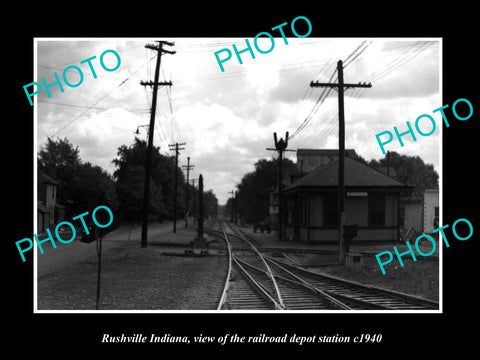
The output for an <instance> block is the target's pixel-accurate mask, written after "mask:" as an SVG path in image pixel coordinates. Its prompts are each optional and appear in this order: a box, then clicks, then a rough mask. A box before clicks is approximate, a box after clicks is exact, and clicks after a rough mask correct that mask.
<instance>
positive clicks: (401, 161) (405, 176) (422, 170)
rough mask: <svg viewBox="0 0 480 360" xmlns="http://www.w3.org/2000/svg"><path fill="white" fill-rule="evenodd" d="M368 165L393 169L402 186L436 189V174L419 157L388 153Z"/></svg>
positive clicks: (393, 152)
mask: <svg viewBox="0 0 480 360" xmlns="http://www.w3.org/2000/svg"><path fill="white" fill-rule="evenodd" d="M368 164H369V165H370V166H373V167H374V168H377V169H380V168H387V167H388V166H389V167H390V168H393V169H394V170H395V173H396V177H397V179H398V181H400V182H402V183H404V184H408V185H415V186H420V187H424V188H426V189H438V173H437V172H436V171H435V169H434V167H433V165H432V164H425V162H424V161H423V160H422V159H421V158H420V157H419V156H407V155H400V154H398V153H397V152H395V151H389V152H387V154H385V157H384V158H383V159H380V160H375V159H372V160H370V162H369V163H368Z"/></svg>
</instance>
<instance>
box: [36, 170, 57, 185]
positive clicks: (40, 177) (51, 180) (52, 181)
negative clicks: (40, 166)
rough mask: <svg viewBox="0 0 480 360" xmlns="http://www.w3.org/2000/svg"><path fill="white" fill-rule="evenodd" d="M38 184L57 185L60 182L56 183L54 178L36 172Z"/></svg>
mask: <svg viewBox="0 0 480 360" xmlns="http://www.w3.org/2000/svg"><path fill="white" fill-rule="evenodd" d="M38 182H39V183H46V184H53V185H59V184H60V181H57V180H55V179H54V178H52V177H50V176H48V175H47V174H45V173H44V172H43V171H39V172H38Z"/></svg>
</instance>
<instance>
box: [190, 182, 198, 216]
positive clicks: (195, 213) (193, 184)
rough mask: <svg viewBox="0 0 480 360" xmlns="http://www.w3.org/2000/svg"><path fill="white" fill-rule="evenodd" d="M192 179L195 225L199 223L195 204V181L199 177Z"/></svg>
mask: <svg viewBox="0 0 480 360" xmlns="http://www.w3.org/2000/svg"><path fill="white" fill-rule="evenodd" d="M190 180H191V181H192V186H193V188H192V192H193V193H192V203H193V204H192V212H193V224H194V225H195V224H196V223H197V208H196V204H195V181H197V180H198V179H190Z"/></svg>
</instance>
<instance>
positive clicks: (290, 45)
mask: <svg viewBox="0 0 480 360" xmlns="http://www.w3.org/2000/svg"><path fill="white" fill-rule="evenodd" d="M300 20H303V21H304V22H306V21H305V20H304V19H299V20H298V21H297V22H298V23H300ZM307 20H308V19H307ZM297 22H296V23H297ZM308 24H309V22H308ZM307 29H308V27H307ZM36 45H37V80H38V83H39V85H37V84H33V85H32V86H31V87H30V88H27V89H31V90H29V91H30V93H33V91H34V90H33V89H34V88H38V89H39V93H38V94H36V95H31V97H34V99H33V101H36V104H37V113H36V119H37V121H36V126H37V138H36V139H37V202H36V205H37V214H38V222H37V233H36V235H37V237H38V239H39V240H40V244H41V245H40V246H38V247H37V248H35V249H34V251H35V254H36V256H35V259H36V264H37V287H36V301H37V310H38V311H44V310H45V311H46V310H50V311H53V310H71V311H74V310H79V311H82V310H98V311H102V310H108V311H113V310H152V311H168V310H187V311H188V310H200V311H201V310H214V311H229V310H232V311H236V310H238V311H269V310H277V311H282V310H286V311H289V310H291V311H298V310H305V311H314V310H315V311H358V310H367V311H374V310H378V311H408V310H411V311H422V310H426V311H432V310H440V303H441V302H440V299H441V282H440V281H439V266H440V261H439V259H440V257H439V249H440V246H438V241H439V240H438V233H434V230H435V229H437V228H438V224H439V223H440V222H439V220H440V219H439V215H440V207H439V185H440V183H439V179H440V176H439V173H440V155H441V141H440V134H439V133H440V131H435V130H436V125H435V122H431V121H430V119H429V118H425V119H423V118H420V119H419V120H417V121H414V120H412V121H411V123H412V125H411V126H410V125H409V124H406V121H405V119H416V118H418V117H419V116H420V115H422V114H424V113H431V114H432V117H433V113H432V110H433V109H436V108H437V107H438V105H437V104H439V103H440V102H441V101H440V99H441V91H440V85H441V83H440V80H441V78H440V74H441V65H442V64H441V50H442V42H441V39H435V38H432V39H408V38H406V39H388V38H381V39H359V38H352V39H348V38H345V39H342V38H334V39H323V38H322V39H321V38H310V37H307V36H305V37H297V36H292V37H285V39H283V38H282V37H275V38H274V37H272V36H271V35H262V37H256V38H255V39H254V41H251V40H250V41H249V40H248V39H238V38H222V39H217V38H198V39H189V38H178V39H175V38H174V39H165V40H150V39H145V40H143V39H141V40H137V39H118V40H117V39H38V40H37V42H36ZM268 49H272V50H271V51H270V52H269V53H268V54H262V52H265V50H268ZM259 50H260V51H261V52H260V51H259ZM223 53H225V54H226V55H228V54H234V55H233V56H231V58H230V59H229V60H228V61H223V62H222V61H221V60H223V59H224V58H227V57H226V56H224V54H223ZM214 54H217V55H216V56H213V55H214ZM236 57H238V58H237V59H236ZM85 59H87V60H85ZM240 60H241V61H242V63H240ZM219 65H222V67H223V69H224V71H222V70H221V69H220V66H219ZM55 73H56V74H57V75H52V74H55ZM55 76H58V79H59V81H58V82H56V83H54V81H55V79H56V78H55ZM31 97H30V98H31ZM340 97H341V99H340ZM30 98H29V99H30ZM152 106H155V108H152ZM458 107H459V109H460V106H458ZM459 111H460V110H459ZM435 117H436V118H437V119H436V121H437V122H439V120H440V122H441V121H442V118H441V114H440V113H437V114H436V116H435ZM439 117H440V118H439ZM432 124H433V126H432ZM409 126H410V129H411V128H412V127H415V128H414V129H412V130H411V132H408V130H409ZM394 129H398V131H397V133H395V130H394ZM382 132H385V135H387V136H386V137H385V136H383V135H382V137H380V136H379V137H378V140H377V138H376V135H377V134H379V133H380V134H382ZM402 133H403V134H402ZM428 133H430V134H431V135H428V136H426V135H427V134H428ZM392 134H393V135H392ZM388 135H390V137H391V138H392V139H393V138H394V136H395V135H396V137H398V140H397V138H395V139H394V140H391V141H390V142H391V144H389V143H388V141H387V140H388ZM384 137H385V139H384ZM339 149H341V150H339ZM339 151H340V152H339ZM382 152H385V155H384V154H383V153H382ZM339 154H340V156H339ZM418 154H421V156H419V155H418ZM146 174H149V178H148V179H145V177H146ZM146 186H148V187H149V190H148V192H145V190H144V189H145V187H146ZM97 206H107V207H108V208H109V209H110V210H111V212H110V213H107V211H106V210H105V209H98V210H97V211H96V212H94V210H95V209H96V207H97ZM145 207H146V208H145ZM86 212H88V214H86V215H84V216H82V217H81V218H78V215H80V214H84V213H86ZM97 214H103V215H104V216H107V219H106V220H105V221H98V220H97V221H94V219H96V217H97V216H99V215H97ZM94 215H95V216H94ZM108 216H110V219H108ZM108 220H111V225H109V226H105V225H106V222H108ZM97 222H98V223H100V224H101V225H102V226H101V227H99V226H98V225H96V223H97ZM58 224H61V225H60V226H58ZM339 229H341V231H339ZM49 234H50V235H49ZM421 234H430V235H428V237H427V236H425V238H421V239H420V240H419V241H416V239H417V237H418V236H419V235H421ZM72 238H75V240H72V241H70V240H71V239H72ZM440 241H441V240H440ZM56 243H59V244H58V245H56ZM408 243H411V246H412V247H413V251H412V252H411V253H409V254H407V253H405V251H407V250H408V245H407V244H408ZM53 244H55V246H53ZM394 247H395V248H396V249H398V250H395V251H397V252H398V253H404V255H401V256H399V255H396V252H395V251H394ZM418 252H419V253H418ZM382 253H383V254H384V255H382V256H381V257H380V256H379V257H378V258H376V254H382ZM427 253H428V256H425V254H427ZM399 274H401V275H399Z"/></svg>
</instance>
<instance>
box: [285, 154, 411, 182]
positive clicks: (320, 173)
mask: <svg viewBox="0 0 480 360" xmlns="http://www.w3.org/2000/svg"><path fill="white" fill-rule="evenodd" d="M344 164H345V165H344V168H345V173H344V174H345V175H344V176H345V187H394V188H403V189H406V188H408V186H406V185H405V184H403V183H401V182H400V181H398V180H396V179H394V178H392V177H391V176H388V175H387V174H385V173H383V172H381V171H379V170H377V169H375V168H373V167H371V166H369V165H366V164H364V163H362V162H360V161H358V160H356V159H353V158H351V157H348V156H346V157H345V163H344ZM337 186H338V159H335V160H333V161H331V162H330V163H328V164H326V165H324V166H319V167H317V168H316V169H315V170H313V171H312V172H310V173H309V174H307V175H305V176H304V177H302V178H300V179H298V180H297V181H295V182H294V183H292V184H291V185H289V186H287V187H286V188H285V189H284V191H289V190H293V189H296V188H313V187H337Z"/></svg>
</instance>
